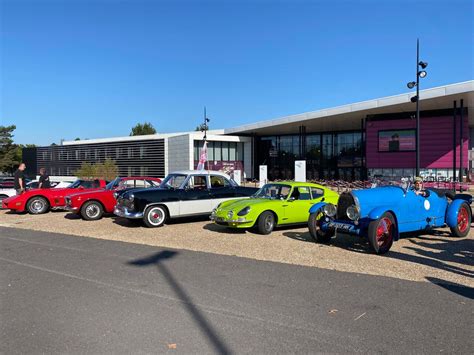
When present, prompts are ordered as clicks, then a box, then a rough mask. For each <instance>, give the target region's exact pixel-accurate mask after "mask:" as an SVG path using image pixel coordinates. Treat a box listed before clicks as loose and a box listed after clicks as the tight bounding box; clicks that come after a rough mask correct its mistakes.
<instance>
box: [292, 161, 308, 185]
mask: <svg viewBox="0 0 474 355" xmlns="http://www.w3.org/2000/svg"><path fill="white" fill-rule="evenodd" d="M295 181H299V182H306V160H296V161H295Z"/></svg>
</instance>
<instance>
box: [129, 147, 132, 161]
mask: <svg viewBox="0 0 474 355" xmlns="http://www.w3.org/2000/svg"><path fill="white" fill-rule="evenodd" d="M131 158H133V151H132V147H128V159H131Z"/></svg>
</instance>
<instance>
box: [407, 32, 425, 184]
mask: <svg viewBox="0 0 474 355" xmlns="http://www.w3.org/2000/svg"><path fill="white" fill-rule="evenodd" d="M427 66H428V63H427V62H423V61H421V60H420V40H419V39H417V40H416V82H415V81H410V82H409V83H407V87H408V88H409V89H413V88H414V87H415V86H416V95H415V96H413V97H412V98H411V99H410V101H411V102H416V174H415V176H419V175H420V105H419V101H420V100H419V97H420V78H425V77H426V75H427V73H426V71H425V70H420V69H425V68H426V67H427Z"/></svg>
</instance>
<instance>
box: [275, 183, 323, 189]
mask: <svg viewBox="0 0 474 355" xmlns="http://www.w3.org/2000/svg"><path fill="white" fill-rule="evenodd" d="M268 184H277V185H291V186H294V187H299V186H309V187H319V188H324V186H322V185H319V184H315V183H313V182H301V181H275V182H268Z"/></svg>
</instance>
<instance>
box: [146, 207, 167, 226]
mask: <svg viewBox="0 0 474 355" xmlns="http://www.w3.org/2000/svg"><path fill="white" fill-rule="evenodd" d="M148 216H149V217H148V219H149V221H150V223H151V224H155V225H158V224H161V223H162V222H163V219H164V218H165V215H164V213H163V211H162V210H161V209H160V208H153V209H152V210H151V211H150V212H149V213H148Z"/></svg>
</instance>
